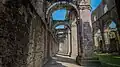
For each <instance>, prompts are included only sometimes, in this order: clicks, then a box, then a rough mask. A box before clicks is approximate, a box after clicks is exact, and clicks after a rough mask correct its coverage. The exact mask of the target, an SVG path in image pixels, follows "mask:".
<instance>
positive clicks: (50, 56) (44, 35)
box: [0, 0, 120, 67]
mask: <svg viewBox="0 0 120 67" xmlns="http://www.w3.org/2000/svg"><path fill="white" fill-rule="evenodd" d="M113 1H116V0H112V1H109V2H108V0H105V1H103V3H104V2H105V3H104V5H105V4H106V5H105V9H107V5H108V7H111V6H112V5H111V4H112V3H113V4H115V3H114V2H113ZM118 1H119V0H118ZM110 2H112V3H110ZM103 3H101V4H103ZM109 3H110V4H109ZM118 4H119V3H118ZM110 5H111V6H110ZM102 7H103V5H100V6H99V8H97V10H96V11H94V12H93V14H92V15H91V9H92V8H91V5H90V0H0V67H43V66H44V67H100V66H101V64H100V61H99V59H98V58H99V57H97V58H93V57H94V56H93V55H94V53H95V52H97V51H98V52H100V53H102V52H103V53H104V52H106V53H107V52H109V51H110V52H114V51H115V52H117V53H119V54H120V48H119V47H120V46H119V44H120V38H119V34H120V31H119V27H120V23H119V20H118V19H119V16H118V15H117V14H120V13H117V11H118V10H117V8H116V6H114V7H113V8H112V11H107V10H111V9H107V10H105V9H104V8H102ZM101 8H102V9H101ZM118 8H119V7H118ZM61 9H65V10H66V15H65V19H64V20H54V19H53V13H54V12H55V11H57V10H61ZM99 11H104V13H107V14H108V15H107V14H105V15H103V16H102V14H103V13H101V12H99ZM119 12H120V11H119ZM100 13H101V15H100V16H97V15H99V14H100ZM101 16H102V17H101ZM57 17H59V16H57ZM99 17H100V18H99ZM106 17H107V18H109V19H112V20H113V19H114V21H115V22H116V26H117V28H118V29H117V28H115V29H114V32H110V31H111V30H113V29H111V30H109V34H110V39H109V38H108V39H107V41H105V40H106V39H105V38H104V33H103V32H104V29H105V31H106V29H110V28H109V27H108V28H107V25H109V24H110V23H107V22H106V21H108V19H106ZM98 18H99V19H98ZM103 18H104V20H103ZM105 22H106V24H105ZM110 22H111V21H110ZM61 25H62V26H63V28H60V27H59V26H61ZM104 26H105V27H104ZM99 28H100V29H99ZM116 30H118V31H116ZM115 31H116V32H115ZM106 33H108V31H107V32H106ZM112 33H113V34H114V36H112V35H111V34H112ZM106 35H107V34H106ZM108 36H109V35H108ZM113 38H114V39H113ZM95 40H96V41H95ZM110 40H114V41H111V42H110V43H109V41H110ZM118 41H119V42H118ZM106 42H107V44H106ZM114 42H115V43H114ZM108 43H109V44H108ZM111 43H114V44H116V46H114V45H113V44H111ZM113 46H114V47H113ZM106 48H107V49H106ZM112 49H114V50H112ZM101 51H102V52H101ZM111 54H112V53H111ZM77 63H78V64H80V65H78V64H77Z"/></svg>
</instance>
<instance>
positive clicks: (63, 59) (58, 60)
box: [44, 55, 83, 67]
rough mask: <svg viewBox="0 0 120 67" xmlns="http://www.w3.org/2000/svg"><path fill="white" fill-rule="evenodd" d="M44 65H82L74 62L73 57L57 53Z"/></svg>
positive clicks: (48, 66) (53, 66) (59, 66)
mask: <svg viewBox="0 0 120 67" xmlns="http://www.w3.org/2000/svg"><path fill="white" fill-rule="evenodd" d="M44 67H83V66H80V65H77V64H76V61H75V58H74V57H68V56H62V55H57V56H56V57H53V59H51V60H50V61H49V62H48V63H47V64H46V65H45V66H44Z"/></svg>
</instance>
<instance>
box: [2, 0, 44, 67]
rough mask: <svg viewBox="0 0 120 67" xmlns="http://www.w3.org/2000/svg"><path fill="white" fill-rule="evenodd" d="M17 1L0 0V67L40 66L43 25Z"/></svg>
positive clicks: (26, 5)
mask: <svg viewBox="0 0 120 67" xmlns="http://www.w3.org/2000/svg"><path fill="white" fill-rule="evenodd" d="M17 2H18V1H17ZM17 2H16V1H12V0H11V1H9V2H8V1H6V2H5V1H4V2H3V1H0V67H42V65H43V59H44V46H45V44H46V43H45V42H46V40H45V37H46V36H45V31H46V29H45V25H44V24H43V21H42V20H41V18H40V17H39V16H38V15H37V13H36V11H35V10H34V7H32V5H31V4H30V3H29V2H26V3H25V4H23V3H21V2H20V3H17Z"/></svg>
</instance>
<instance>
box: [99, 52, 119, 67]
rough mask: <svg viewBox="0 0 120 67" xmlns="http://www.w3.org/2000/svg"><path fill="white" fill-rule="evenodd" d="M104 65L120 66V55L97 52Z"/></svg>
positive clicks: (109, 66)
mask: <svg viewBox="0 0 120 67" xmlns="http://www.w3.org/2000/svg"><path fill="white" fill-rule="evenodd" d="M97 56H98V57H99V60H100V62H101V63H102V64H103V66H104V67H120V56H113V55H111V54H97Z"/></svg>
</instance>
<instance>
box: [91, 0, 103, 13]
mask: <svg viewBox="0 0 120 67" xmlns="http://www.w3.org/2000/svg"><path fill="white" fill-rule="evenodd" d="M101 2H102V0H91V7H92V11H94V10H95V9H96V8H97V7H98V6H99V4H100V3H101Z"/></svg>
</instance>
